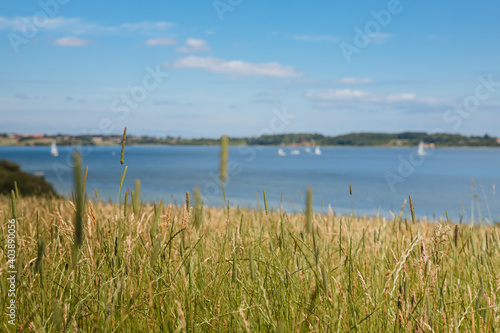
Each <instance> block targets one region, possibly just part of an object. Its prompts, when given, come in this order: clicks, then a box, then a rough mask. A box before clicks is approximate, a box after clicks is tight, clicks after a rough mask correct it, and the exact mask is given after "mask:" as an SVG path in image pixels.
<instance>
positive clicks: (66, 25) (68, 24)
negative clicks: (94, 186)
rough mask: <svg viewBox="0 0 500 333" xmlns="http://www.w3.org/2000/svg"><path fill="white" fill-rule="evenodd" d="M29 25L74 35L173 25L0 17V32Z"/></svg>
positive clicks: (160, 28)
mask: <svg viewBox="0 0 500 333" xmlns="http://www.w3.org/2000/svg"><path fill="white" fill-rule="evenodd" d="M30 25H32V26H34V27H35V28H37V29H39V30H48V31H63V32H65V33H71V34H76V35H82V34H117V33H142V34H148V33H153V32H164V31H166V30H168V29H170V28H171V27H173V26H174V24H172V23H170V22H164V21H159V22H151V21H143V22H132V23H122V24H119V25H114V26H105V25H101V24H98V23H94V22H88V21H86V20H84V19H81V18H68V17H63V16H58V17H54V18H47V19H45V20H44V19H39V17H33V16H23V17H13V18H8V17H3V16H0V30H11V31H21V32H22V31H23V30H25V29H27V28H28V27H29V26H30Z"/></svg>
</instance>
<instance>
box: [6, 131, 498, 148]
mask: <svg viewBox="0 0 500 333" xmlns="http://www.w3.org/2000/svg"><path fill="white" fill-rule="evenodd" d="M52 142H54V143H55V144H57V145H58V146H119V145H121V143H122V136H121V135H92V134H90V135H67V134H57V135H45V134H5V133H3V134H2V133H0V146H49V145H51V144H52ZM421 142H422V143H424V145H425V148H434V147H457V148H462V147H471V148H473V147H500V138H496V137H491V136H489V135H487V134H485V135H483V136H464V135H460V134H447V133H435V134H428V133H425V132H403V133H350V134H345V135H339V136H325V135H322V134H317V133H289V134H272V135H261V136H259V137H229V145H231V146H269V147H272V146H275V147H290V148H292V147H293V148H306V147H309V148H313V147H316V146H320V147H391V148H400V147H401V148H404V147H417V146H418V145H419V143H421ZM219 143H220V139H214V138H195V139H187V138H182V137H173V136H168V135H167V136H165V137H153V136H136V135H127V138H126V144H127V145H129V146H131V145H168V146H218V145H219Z"/></svg>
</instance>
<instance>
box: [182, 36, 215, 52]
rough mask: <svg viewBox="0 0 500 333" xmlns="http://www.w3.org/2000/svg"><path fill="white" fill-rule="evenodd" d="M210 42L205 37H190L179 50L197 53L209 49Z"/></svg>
mask: <svg viewBox="0 0 500 333" xmlns="http://www.w3.org/2000/svg"><path fill="white" fill-rule="evenodd" d="M209 50H210V47H209V46H208V43H207V42H206V41H204V40H203V39H196V38H188V39H186V42H185V43H184V45H183V46H181V47H179V48H177V51H179V52H184V53H196V52H205V51H209Z"/></svg>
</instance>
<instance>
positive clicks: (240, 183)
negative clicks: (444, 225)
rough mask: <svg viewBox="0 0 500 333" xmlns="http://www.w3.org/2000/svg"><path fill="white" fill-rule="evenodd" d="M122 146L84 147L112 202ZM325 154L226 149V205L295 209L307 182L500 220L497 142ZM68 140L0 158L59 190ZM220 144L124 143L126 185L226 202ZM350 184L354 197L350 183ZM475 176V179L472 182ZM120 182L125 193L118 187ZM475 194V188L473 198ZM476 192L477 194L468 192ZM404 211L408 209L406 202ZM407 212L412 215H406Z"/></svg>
mask: <svg viewBox="0 0 500 333" xmlns="http://www.w3.org/2000/svg"><path fill="white" fill-rule="evenodd" d="M120 148H121V147H81V148H80V150H81V152H82V155H83V160H84V165H88V167H89V172H88V179H87V192H88V193H89V195H90V196H92V197H93V196H95V194H94V189H97V193H98V195H99V197H100V198H102V199H106V200H107V199H108V198H111V199H112V200H117V198H118V187H119V183H120V177H121V165H120ZM321 150H322V154H321V155H314V154H309V153H307V152H305V150H304V149H303V148H299V151H300V154H299V155H291V154H290V151H291V149H290V148H284V151H285V152H286V153H287V155H286V156H278V153H277V152H278V148H277V147H231V148H230V152H229V161H230V162H229V177H228V180H227V182H226V186H225V188H226V195H227V198H228V200H229V202H230V204H231V205H246V206H257V205H260V206H261V207H262V206H263V195H262V190H266V193H267V199H268V204H269V205H270V206H272V207H282V208H283V209H285V210H287V211H293V210H301V209H302V208H303V206H304V199H305V193H306V189H307V188H308V187H309V186H310V187H312V188H313V189H314V205H315V208H316V210H318V211H320V210H321V209H322V203H323V210H324V211H328V205H331V207H332V209H333V210H334V211H335V212H338V213H346V212H351V207H352V209H353V210H354V212H355V213H356V214H376V213H377V212H380V214H382V215H385V216H390V215H389V212H390V211H391V210H392V211H396V212H399V209H400V207H401V205H402V203H403V202H404V200H405V199H407V198H408V195H411V196H412V198H413V203H414V206H415V211H416V214H417V215H418V216H429V217H431V218H432V217H433V215H436V216H437V217H439V216H443V215H444V213H445V210H447V211H448V213H449V215H450V217H453V218H459V216H462V218H463V220H464V221H470V219H471V204H473V205H474V215H475V217H474V218H475V220H478V212H479V211H480V212H481V215H482V216H483V217H488V218H489V219H490V220H497V221H498V220H500V202H499V198H498V197H497V195H496V193H495V184H497V183H500V149H482V148H478V149H458V148H457V149H453V148H436V149H433V150H432V151H429V152H428V155H426V156H418V155H417V154H416V148H352V147H349V148H343V147H324V148H321ZM72 151H73V148H72V147H60V148H59V156H58V157H53V156H51V155H50V148H49V147H0V159H8V160H11V161H14V162H16V163H18V164H20V165H21V167H22V169H23V170H25V171H27V172H30V173H35V172H43V173H44V174H45V178H46V179H47V180H48V181H49V182H51V183H52V184H53V185H54V187H55V189H56V190H57V191H58V192H60V193H62V194H68V193H69V192H70V191H71V190H72V189H73V177H72V173H71V152H72ZM219 152H220V150H219V147H202V146H189V147H185V146H128V147H126V151H125V164H124V165H126V166H128V171H127V174H126V178H125V182H124V189H126V188H127V187H130V189H133V187H134V181H135V179H140V180H141V196H142V199H143V200H147V201H153V200H155V201H159V200H161V199H164V200H165V201H170V202H178V203H180V202H183V201H184V200H185V193H186V191H192V190H193V188H194V187H199V188H200V189H201V190H202V194H203V196H204V200H205V203H206V204H208V205H212V206H221V205H223V199H222V192H221V188H220V185H219V184H220V182H219V180H218V177H219V176H218V174H219ZM351 183H352V185H353V195H352V198H351V196H350V194H349V184H351ZM473 183H474V186H473V185H472V184H473ZM124 192H125V190H123V191H122V195H123V193H124ZM476 195H477V196H476ZM472 198H474V199H473V200H472ZM405 214H408V209H406V210H405ZM407 216H408V215H407Z"/></svg>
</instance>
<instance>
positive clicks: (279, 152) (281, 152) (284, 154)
mask: <svg viewBox="0 0 500 333" xmlns="http://www.w3.org/2000/svg"><path fill="white" fill-rule="evenodd" d="M278 155H279V156H286V153H285V152H284V151H283V149H281V148H280V149H278Z"/></svg>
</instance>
